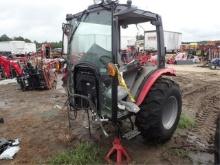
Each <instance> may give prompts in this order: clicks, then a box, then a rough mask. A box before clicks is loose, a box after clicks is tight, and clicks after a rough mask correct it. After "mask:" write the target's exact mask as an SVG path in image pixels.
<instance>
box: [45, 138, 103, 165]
mask: <svg viewBox="0 0 220 165" xmlns="http://www.w3.org/2000/svg"><path fill="white" fill-rule="evenodd" d="M104 154H105V152H103V150H102V149H101V148H100V146H98V145H96V144H90V143H88V142H84V143H80V144H78V145H77V146H76V148H74V149H71V150H68V151H65V152H62V153H60V154H58V155H56V156H55V157H53V158H51V159H50V160H49V164H53V165H60V164H71V165H85V164H102V163H103V157H104Z"/></svg>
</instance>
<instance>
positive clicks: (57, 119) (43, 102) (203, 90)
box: [0, 66, 220, 164]
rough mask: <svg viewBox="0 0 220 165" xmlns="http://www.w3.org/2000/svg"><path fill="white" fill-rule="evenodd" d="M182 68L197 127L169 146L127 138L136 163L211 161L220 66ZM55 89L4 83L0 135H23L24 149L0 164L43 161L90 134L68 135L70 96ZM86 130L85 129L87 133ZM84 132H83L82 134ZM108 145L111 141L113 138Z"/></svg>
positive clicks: (219, 106) (186, 101)
mask: <svg viewBox="0 0 220 165" xmlns="http://www.w3.org/2000/svg"><path fill="white" fill-rule="evenodd" d="M169 67H174V68H175V69H176V70H177V77H175V78H173V79H174V80H176V81H177V82H178V83H179V84H180V87H181V90H182V95H183V112H184V113H185V114H187V115H188V116H191V117H192V118H193V119H194V120H195V122H196V126H195V127H194V128H192V129H185V130H180V129H178V130H177V131H176V133H175V135H174V136H173V138H172V139H171V140H170V141H169V142H168V143H167V144H164V145H157V146H155V145H152V144H145V143H144V142H143V140H142V138H141V137H137V138H135V139H133V140H131V141H126V140H124V141H123V143H124V146H126V147H127V148H128V151H129V153H130V155H131V157H132V158H133V164H136V163H137V164H200V163H203V164H212V163H213V162H214V156H213V146H214V144H213V138H214V132H215V120H216V118H217V114H218V112H220V70H210V69H208V68H201V67H196V66H169ZM58 86H59V87H58V88H57V89H56V90H50V91H27V92H22V91H20V90H19V89H18V87H17V85H16V83H11V84H7V85H0V117H3V118H4V120H5V123H4V124H0V137H4V138H7V139H15V138H19V139H20V141H21V145H20V147H21V150H20V151H19V152H18V154H17V155H16V156H15V158H14V160H8V161H6V160H4V161H3V160H0V164H43V163H46V162H47V160H48V158H50V157H51V156H53V155H55V154H56V153H59V152H61V151H64V150H66V149H69V148H71V147H73V145H74V144H75V143H78V142H79V141H80V140H81V139H83V138H87V137H88V132H87V131H86V132H87V133H85V131H84V133H83V134H81V128H79V127H77V126H76V128H77V129H75V130H72V136H71V138H70V137H69V136H68V135H69V134H68V122H67V113H66V110H65V108H62V107H63V105H64V103H65V101H66V95H65V93H64V91H63V89H62V87H61V86H60V84H58ZM82 132H83V131H82ZM80 134H81V135H80ZM105 140H106V142H105V143H106V144H108V145H109V146H110V145H111V143H110V140H109V139H105V138H103V139H102V141H105Z"/></svg>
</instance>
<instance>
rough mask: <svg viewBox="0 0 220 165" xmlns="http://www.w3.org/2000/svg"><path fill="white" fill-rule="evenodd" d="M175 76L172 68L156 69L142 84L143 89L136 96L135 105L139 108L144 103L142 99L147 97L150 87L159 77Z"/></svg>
mask: <svg viewBox="0 0 220 165" xmlns="http://www.w3.org/2000/svg"><path fill="white" fill-rule="evenodd" d="M164 75H165V76H176V74H175V70H174V69H172V68H163V69H158V70H156V71H155V72H153V73H152V74H151V75H150V76H149V78H148V79H147V80H146V82H145V83H144V86H143V88H142V89H141V91H140V93H139V94H138V96H137V99H136V104H137V105H138V106H139V105H141V104H142V102H143V101H144V98H145V97H146V96H147V95H148V93H149V92H150V90H151V88H152V86H153V85H154V83H155V82H156V81H157V79H159V78H160V77H161V76H164Z"/></svg>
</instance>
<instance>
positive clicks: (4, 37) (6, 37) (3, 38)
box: [0, 34, 12, 41]
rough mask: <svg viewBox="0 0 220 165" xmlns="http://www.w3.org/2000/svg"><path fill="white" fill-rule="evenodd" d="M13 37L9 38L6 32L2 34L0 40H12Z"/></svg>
mask: <svg viewBox="0 0 220 165" xmlns="http://www.w3.org/2000/svg"><path fill="white" fill-rule="evenodd" d="M11 40H12V39H11V38H9V37H8V36H7V35H6V34H3V35H1V37H0V41H11Z"/></svg>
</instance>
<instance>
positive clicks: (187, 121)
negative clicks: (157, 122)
mask: <svg viewBox="0 0 220 165" xmlns="http://www.w3.org/2000/svg"><path fill="white" fill-rule="evenodd" d="M193 127H195V121H194V120H193V119H192V118H191V117H189V116H187V115H186V114H184V113H182V114H181V116H180V120H179V124H178V128H180V129H188V128H193Z"/></svg>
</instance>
